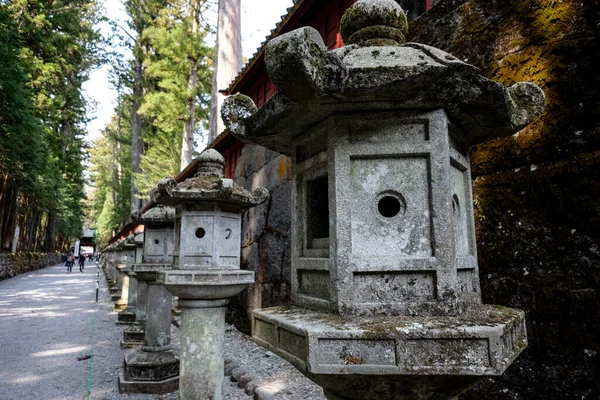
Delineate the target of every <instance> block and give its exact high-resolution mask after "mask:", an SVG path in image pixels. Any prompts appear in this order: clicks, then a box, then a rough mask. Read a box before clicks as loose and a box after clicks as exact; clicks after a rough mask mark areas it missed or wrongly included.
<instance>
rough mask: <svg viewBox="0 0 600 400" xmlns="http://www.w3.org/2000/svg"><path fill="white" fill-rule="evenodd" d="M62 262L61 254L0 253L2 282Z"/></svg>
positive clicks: (0, 276) (0, 277)
mask: <svg viewBox="0 0 600 400" xmlns="http://www.w3.org/2000/svg"><path fill="white" fill-rule="evenodd" d="M61 261H62V260H61V255H60V254H59V253H0V281H1V280H4V279H9V278H12V277H14V276H17V275H19V274H22V273H25V272H30V271H36V270H38V269H42V268H45V267H47V266H49V265H56V264H59V263H61Z"/></svg>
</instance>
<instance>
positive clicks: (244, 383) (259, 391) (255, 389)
mask: <svg viewBox="0 0 600 400" xmlns="http://www.w3.org/2000/svg"><path fill="white" fill-rule="evenodd" d="M224 364H225V366H224V374H225V376H229V379H230V380H231V381H232V382H237V384H238V387H239V388H240V389H244V393H246V394H247V395H248V396H253V397H254V400H273V399H275V393H274V392H272V391H271V390H269V389H267V388H265V387H262V386H259V385H258V383H257V382H256V381H255V380H254V378H253V377H252V376H250V375H248V374H247V373H246V370H245V369H244V368H242V367H240V366H239V365H238V363H237V362H236V361H235V360H232V359H230V358H227V359H225V363H224Z"/></svg>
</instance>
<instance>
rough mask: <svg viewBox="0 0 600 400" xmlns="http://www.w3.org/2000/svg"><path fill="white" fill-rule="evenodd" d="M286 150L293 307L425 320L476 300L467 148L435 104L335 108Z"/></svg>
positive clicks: (476, 278) (475, 265)
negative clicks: (290, 162)
mask: <svg viewBox="0 0 600 400" xmlns="http://www.w3.org/2000/svg"><path fill="white" fill-rule="evenodd" d="M293 157H294V174H293V181H294V185H293V196H292V199H293V200H292V201H293V204H292V209H293V210H295V212H293V213H292V214H293V217H292V230H293V245H292V271H293V272H292V286H293V289H292V293H293V298H292V301H293V303H294V304H295V305H297V306H300V307H306V308H309V309H313V310H322V311H331V312H335V313H339V314H343V315H344V314H356V315H377V314H384V315H422V316H426V315H453V314H457V313H460V312H461V310H462V309H463V305H464V304H467V303H471V304H473V303H475V304H479V303H481V299H480V294H479V278H478V269H477V255H476V245H475V229H474V221H473V209H472V198H471V179H470V175H471V171H470V164H469V155H468V151H467V148H466V146H465V145H464V144H463V141H462V139H461V133H460V132H459V131H458V130H457V129H455V128H454V127H452V125H451V124H450V122H449V121H448V118H447V116H446V113H445V112H444V111H443V110H435V111H430V112H423V111H405V110H397V111H385V112H366V113H358V114H357V113H352V114H344V113H339V114H334V115H332V116H330V117H328V118H327V119H325V120H324V121H322V122H321V123H320V124H318V125H317V126H315V127H313V128H311V129H310V130H309V131H307V132H305V133H304V134H302V135H300V136H298V137H297V139H296V142H295V151H294V155H293Z"/></svg>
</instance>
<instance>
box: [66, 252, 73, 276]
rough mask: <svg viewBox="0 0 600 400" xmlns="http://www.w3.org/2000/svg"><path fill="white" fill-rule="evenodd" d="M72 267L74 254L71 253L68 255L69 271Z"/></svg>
mask: <svg viewBox="0 0 600 400" xmlns="http://www.w3.org/2000/svg"><path fill="white" fill-rule="evenodd" d="M71 268H73V254H71V253H69V255H67V272H71Z"/></svg>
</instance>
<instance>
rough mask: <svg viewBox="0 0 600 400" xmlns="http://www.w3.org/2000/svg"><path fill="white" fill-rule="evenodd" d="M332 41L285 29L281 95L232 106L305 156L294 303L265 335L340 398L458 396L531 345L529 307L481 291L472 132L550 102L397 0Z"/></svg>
mask: <svg viewBox="0 0 600 400" xmlns="http://www.w3.org/2000/svg"><path fill="white" fill-rule="evenodd" d="M340 31H341V34H342V37H343V39H344V42H345V43H346V46H345V47H342V48H340V49H336V50H332V51H328V50H327V47H326V46H325V45H324V43H323V40H322V38H321V35H320V34H319V32H317V31H316V30H315V29H313V28H310V27H306V28H300V29H297V30H295V31H292V32H289V33H286V34H283V35H281V36H279V37H277V38H275V39H273V40H272V41H271V42H269V44H268V45H267V48H266V51H265V63H266V66H267V71H268V73H269V76H270V78H271V80H272V81H273V83H274V84H275V86H276V87H277V90H278V91H277V93H276V94H275V95H274V96H273V97H271V99H270V100H269V101H267V102H266V103H265V104H264V105H263V107H262V108H261V109H260V110H257V108H256V106H255V105H254V103H253V102H252V100H251V99H250V98H248V97H246V96H243V95H235V96H232V97H229V98H228V99H227V100H226V101H225V104H224V105H223V108H222V116H223V119H224V120H225V123H226V125H227V127H228V129H229V130H230V131H231V132H233V133H234V134H235V135H236V136H237V137H239V138H240V139H241V140H244V141H249V142H254V143H257V144H260V145H262V146H264V147H266V148H268V149H271V150H274V151H277V152H280V153H283V154H286V155H289V156H291V157H292V159H293V168H294V171H293V186H292V187H293V189H292V216H293V217H292V306H288V307H274V308H268V309H262V310H257V311H255V312H254V319H253V336H254V339H255V340H256V341H257V342H258V343H260V344H262V345H263V346H265V347H267V348H268V349H270V350H272V351H274V352H275V353H277V354H279V355H280V356H282V357H284V358H285V359H287V360H288V361H290V362H291V363H292V364H293V365H295V366H296V367H297V368H298V369H299V370H300V371H301V372H302V373H304V374H305V375H306V376H308V377H309V378H310V379H312V380H313V381H315V382H316V383H318V384H319V385H321V386H322V387H323V389H324V393H325V396H326V397H327V398H328V399H377V400H391V399H403V400H427V399H454V398H455V396H456V395H458V394H459V393H461V392H463V391H464V390H466V389H468V388H469V387H470V386H472V385H473V384H475V383H476V382H477V381H478V380H479V379H480V378H481V377H483V376H486V375H500V374H502V373H503V372H504V371H505V370H506V368H508V366H509V365H510V364H511V363H512V361H513V360H514V359H515V358H516V357H517V356H518V354H519V353H520V352H521V350H523V348H524V347H525V346H526V343H527V339H526V331H525V319H524V313H523V312H522V311H519V310H514V309H510V308H505V307H500V306H490V305H484V304H482V303H481V293H480V286H479V275H478V265H477V254H476V244H475V228H474V219H473V207H472V204H473V201H472V195H471V169H470V160H469V146H471V145H474V144H477V143H481V142H483V141H485V140H489V139H491V138H494V137H499V136H506V135H510V134H513V133H515V132H517V131H518V130H520V129H522V128H523V127H525V126H526V125H527V124H529V123H530V122H532V121H533V120H534V119H536V118H537V117H538V116H539V115H540V114H541V112H542V111H543V109H544V100H545V99H544V94H543V92H542V91H541V90H540V89H539V88H538V87H537V86H536V85H535V84H532V83H523V82H521V83H516V84H514V85H513V86H510V87H505V86H504V85H502V84H500V83H497V82H494V81H491V80H489V79H487V78H485V77H483V76H481V75H480V74H479V73H478V70H477V68H475V67H473V66H471V65H468V64H466V63H464V62H462V61H460V60H458V59H457V58H456V57H454V56H452V55H451V54H448V53H445V52H443V51H441V50H439V49H436V48H433V47H430V46H426V45H422V44H418V43H405V35H406V34H407V31H408V23H407V20H406V16H405V14H404V12H403V10H402V9H401V8H400V6H398V4H397V3H396V2H395V1H393V0H359V1H357V2H356V3H354V5H352V6H351V7H350V8H349V9H348V11H347V12H346V13H345V15H344V17H343V18H342V22H341V29H340Z"/></svg>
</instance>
